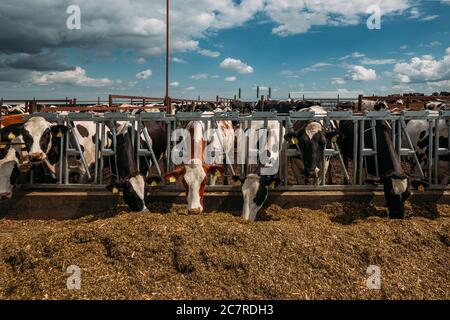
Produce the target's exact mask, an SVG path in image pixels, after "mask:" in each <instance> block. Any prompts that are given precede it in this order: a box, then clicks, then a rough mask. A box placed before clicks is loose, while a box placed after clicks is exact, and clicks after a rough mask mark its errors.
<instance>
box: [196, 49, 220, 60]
mask: <svg viewBox="0 0 450 320" xmlns="http://www.w3.org/2000/svg"><path fill="white" fill-rule="evenodd" d="M198 53H199V54H200V55H202V56H205V57H210V58H218V57H220V52H218V51H211V50H208V49H202V50H199V51H198Z"/></svg>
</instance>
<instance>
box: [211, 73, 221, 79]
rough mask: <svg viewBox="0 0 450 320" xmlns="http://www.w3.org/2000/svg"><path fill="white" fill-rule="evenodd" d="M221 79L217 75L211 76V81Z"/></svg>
mask: <svg viewBox="0 0 450 320" xmlns="http://www.w3.org/2000/svg"><path fill="white" fill-rule="evenodd" d="M219 78H220V76H219V75H218V74H215V75H212V76H211V79H219Z"/></svg>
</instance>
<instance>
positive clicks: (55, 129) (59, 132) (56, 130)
mask: <svg viewBox="0 0 450 320" xmlns="http://www.w3.org/2000/svg"><path fill="white" fill-rule="evenodd" d="M51 130H52V133H53V134H54V135H56V137H57V138H62V137H63V136H64V135H65V134H66V132H67V131H68V130H69V128H68V127H66V126H62V125H56V126H52V128H51Z"/></svg>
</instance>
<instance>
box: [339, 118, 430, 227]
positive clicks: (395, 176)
mask: <svg viewBox="0 0 450 320" xmlns="http://www.w3.org/2000/svg"><path fill="white" fill-rule="evenodd" d="M365 125H366V127H367V126H368V125H369V121H366V123H365ZM339 130H340V131H341V132H342V134H343V136H344V139H343V140H342V141H340V142H339V146H340V148H341V151H342V154H343V157H344V161H345V162H346V164H348V160H350V159H354V157H355V153H354V150H353V138H354V136H353V132H354V123H353V121H347V120H344V121H341V122H340V124H339ZM375 131H376V140H377V143H376V147H377V154H376V157H377V160H378V169H379V179H378V178H377V177H376V170H375V161H374V160H375V159H374V158H373V157H369V158H367V159H366V160H367V161H366V164H367V165H366V169H367V174H368V176H367V177H368V179H367V180H366V181H367V182H369V183H377V182H381V183H383V187H384V196H385V199H386V204H387V207H388V211H389V218H391V219H402V218H404V216H405V213H404V203H405V201H406V200H407V199H408V198H409V196H410V195H411V191H410V189H411V187H414V188H419V187H420V186H422V187H426V186H427V185H426V184H425V183H424V182H421V181H415V180H414V181H411V180H410V179H409V178H408V176H407V175H406V174H405V172H404V170H403V168H402V166H401V162H400V159H399V156H398V154H397V152H396V151H395V147H394V145H393V142H392V128H391V126H390V125H389V123H388V122H387V121H386V120H376V124H375ZM364 143H365V146H366V147H367V148H373V147H374V142H373V139H372V134H371V132H370V131H366V133H365V134H364Z"/></svg>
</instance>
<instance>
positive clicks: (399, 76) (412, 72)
mask: <svg viewBox="0 0 450 320" xmlns="http://www.w3.org/2000/svg"><path fill="white" fill-rule="evenodd" d="M442 80H450V47H449V48H447V50H446V51H445V55H444V57H443V58H442V59H441V60H437V59H434V57H433V56H431V55H424V56H422V57H414V58H412V59H411V60H410V61H409V62H402V63H397V64H396V65H395V66H394V71H393V81H394V82H398V83H419V82H434V81H442Z"/></svg>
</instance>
